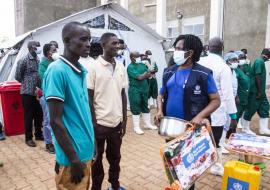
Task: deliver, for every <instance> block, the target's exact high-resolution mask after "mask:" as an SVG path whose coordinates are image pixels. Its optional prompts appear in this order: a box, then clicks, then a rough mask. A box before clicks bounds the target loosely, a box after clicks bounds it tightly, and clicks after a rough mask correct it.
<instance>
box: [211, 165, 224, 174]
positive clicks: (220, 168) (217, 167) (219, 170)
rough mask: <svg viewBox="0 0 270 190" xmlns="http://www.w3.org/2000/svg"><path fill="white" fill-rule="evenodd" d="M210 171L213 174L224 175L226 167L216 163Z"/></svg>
mask: <svg viewBox="0 0 270 190" xmlns="http://www.w3.org/2000/svg"><path fill="white" fill-rule="evenodd" d="M210 173H211V174H213V175H218V176H223V174H224V168H223V166H222V165H221V164H220V163H215V164H214V165H213V166H211V168H210Z"/></svg>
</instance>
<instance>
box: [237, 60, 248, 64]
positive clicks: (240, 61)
mask: <svg viewBox="0 0 270 190" xmlns="http://www.w3.org/2000/svg"><path fill="white" fill-rule="evenodd" d="M246 63H247V61H246V60H244V59H240V60H239V65H245V64H246Z"/></svg>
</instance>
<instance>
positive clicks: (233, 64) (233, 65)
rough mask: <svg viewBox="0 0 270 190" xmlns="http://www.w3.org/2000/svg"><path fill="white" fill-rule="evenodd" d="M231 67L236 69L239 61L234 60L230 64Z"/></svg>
mask: <svg viewBox="0 0 270 190" xmlns="http://www.w3.org/2000/svg"><path fill="white" fill-rule="evenodd" d="M229 66H230V67H231V69H236V68H237V67H238V62H233V63H231V64H230V65H229Z"/></svg>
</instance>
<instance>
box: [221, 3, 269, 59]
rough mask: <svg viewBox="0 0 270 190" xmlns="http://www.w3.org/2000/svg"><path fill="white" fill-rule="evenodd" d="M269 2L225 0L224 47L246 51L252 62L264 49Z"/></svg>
mask: <svg viewBox="0 0 270 190" xmlns="http://www.w3.org/2000/svg"><path fill="white" fill-rule="evenodd" d="M269 3H270V0H259V1H252V0H237V1H235V0H225V11H224V14H225V19H224V47H225V52H226V51H229V50H238V49H242V48H247V49H248V56H249V57H250V58H251V59H252V60H254V58H256V57H257V56H259V55H260V53H261V50H262V49H263V48H264V47H265V40H266V25H267V13H268V4H269Z"/></svg>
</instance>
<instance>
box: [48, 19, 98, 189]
mask: <svg viewBox="0 0 270 190" xmlns="http://www.w3.org/2000/svg"><path fill="white" fill-rule="evenodd" d="M62 39H63V42H64V55H63V56H60V58H59V59H58V60H57V61H55V62H53V63H51V64H50V65H49V67H48V69H47V71H46V73H45V76H44V79H43V92H44V96H45V98H46V100H47V101H48V104H49V112H50V124H51V127H52V130H53V142H54V145H55V153H56V167H55V171H56V177H55V180H56V188H57V189H61V190H64V189H65V190H67V189H70V190H71V189H72V190H79V189H80V190H87V189H89V186H90V170H91V160H92V159H93V155H94V130H93V124H92V118H91V113H90V108H89V104H88V92H87V87H86V73H87V71H86V70H85V69H84V68H83V66H81V64H80V63H79V62H78V60H79V58H80V57H87V56H88V54H89V51H90V40H91V36H90V30H89V29H88V28H87V26H85V25H83V24H81V23H78V22H71V23H68V24H66V25H65V26H64V28H63V30H62Z"/></svg>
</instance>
